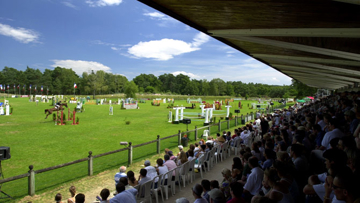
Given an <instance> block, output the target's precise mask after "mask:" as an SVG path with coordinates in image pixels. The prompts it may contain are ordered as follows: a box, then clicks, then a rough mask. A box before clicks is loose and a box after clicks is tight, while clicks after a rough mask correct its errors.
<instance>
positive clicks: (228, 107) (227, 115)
mask: <svg viewBox="0 0 360 203" xmlns="http://www.w3.org/2000/svg"><path fill="white" fill-rule="evenodd" d="M225 107H226V119H227V120H228V119H229V114H230V108H231V106H225Z"/></svg>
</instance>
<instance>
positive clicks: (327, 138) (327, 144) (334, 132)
mask: <svg viewBox="0 0 360 203" xmlns="http://www.w3.org/2000/svg"><path fill="white" fill-rule="evenodd" d="M343 136H344V133H342V132H341V131H340V130H339V129H338V128H335V129H334V130H332V131H330V132H327V133H325V135H324V138H323V140H322V141H321V146H323V147H326V149H330V141H331V140H332V139H334V138H337V137H338V138H341V137H343Z"/></svg>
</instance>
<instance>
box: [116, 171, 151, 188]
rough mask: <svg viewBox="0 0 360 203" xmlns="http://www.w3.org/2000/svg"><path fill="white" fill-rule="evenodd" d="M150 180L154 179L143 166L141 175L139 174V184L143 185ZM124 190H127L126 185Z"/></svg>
mask: <svg viewBox="0 0 360 203" xmlns="http://www.w3.org/2000/svg"><path fill="white" fill-rule="evenodd" d="M150 180H152V179H151V178H150V177H149V176H147V170H146V169H144V168H142V169H141V170H140V175H139V179H138V182H139V185H142V184H144V183H146V182H148V181H150ZM118 185H119V184H118ZM122 185H124V184H122ZM124 190H125V185H124Z"/></svg>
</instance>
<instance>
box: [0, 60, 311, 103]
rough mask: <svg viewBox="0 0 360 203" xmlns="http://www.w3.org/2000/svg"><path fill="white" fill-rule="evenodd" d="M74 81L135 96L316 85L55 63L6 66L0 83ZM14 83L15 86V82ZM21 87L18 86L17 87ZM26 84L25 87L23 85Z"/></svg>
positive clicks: (301, 89) (284, 91) (292, 90)
mask: <svg viewBox="0 0 360 203" xmlns="http://www.w3.org/2000/svg"><path fill="white" fill-rule="evenodd" d="M74 83H76V84H77V88H76V89H75V94H80V95H94V96H95V95H99V94H116V93H125V94H126V95H128V96H134V95H135V93H165V94H180V95H199V96H232V97H271V98H289V97H297V98H301V97H304V96H309V95H313V94H314V93H315V92H316V89H315V88H311V87H308V86H306V85H304V84H302V83H301V82H299V81H296V80H292V84H291V85H283V86H279V85H267V84H260V83H243V82H241V81H227V82H225V81H224V80H222V79H220V78H215V79H212V80H210V81H208V80H206V79H203V80H197V79H190V77H189V76H187V75H183V74H179V75H176V76H175V75H173V74H163V75H160V76H158V77H157V76H155V75H153V74H140V75H138V76H136V77H135V78H133V80H132V81H129V80H128V79H127V78H126V77H125V76H123V75H118V74H112V73H107V72H104V71H101V70H99V71H96V72H94V71H92V72H83V74H82V76H81V77H80V76H78V75H77V74H76V73H75V72H74V71H73V70H72V69H67V68H62V67H56V68H54V70H50V69H45V71H44V72H41V71H40V70H39V69H33V68H30V67H27V68H26V70H25V71H21V70H17V69H15V68H12V67H6V66H5V67H4V69H3V70H2V71H1V72H0V84H2V85H5V86H6V87H7V86H8V85H9V86H10V88H9V89H6V90H5V91H6V92H9V93H17V94H19V91H20V93H21V94H29V93H30V92H29V91H30V89H29V88H30V85H31V86H32V94H35V93H36V92H35V90H34V87H35V86H37V90H36V91H37V93H38V94H40V86H43V88H44V91H43V94H47V93H48V94H65V95H66V94H67V95H71V94H74ZM14 85H15V87H16V88H15V89H14V88H13V86H14ZM18 87H19V88H18ZM24 87H25V88H24Z"/></svg>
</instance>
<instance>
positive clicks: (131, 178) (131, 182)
mask: <svg viewBox="0 0 360 203" xmlns="http://www.w3.org/2000/svg"><path fill="white" fill-rule="evenodd" d="M127 177H128V183H129V185H131V186H133V187H134V186H136V185H138V184H139V183H138V181H137V180H136V179H135V174H134V172H133V171H128V172H127Z"/></svg>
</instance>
